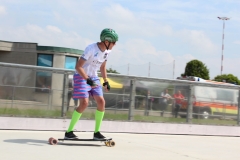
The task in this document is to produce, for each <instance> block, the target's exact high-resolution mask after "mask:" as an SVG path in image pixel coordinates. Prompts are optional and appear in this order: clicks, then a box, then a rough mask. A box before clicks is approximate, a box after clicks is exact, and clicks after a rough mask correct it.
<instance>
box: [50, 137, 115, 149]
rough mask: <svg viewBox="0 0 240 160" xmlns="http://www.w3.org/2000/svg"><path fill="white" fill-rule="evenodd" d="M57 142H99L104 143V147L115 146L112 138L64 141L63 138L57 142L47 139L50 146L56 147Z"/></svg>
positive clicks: (51, 138) (53, 139)
mask: <svg viewBox="0 0 240 160" xmlns="http://www.w3.org/2000/svg"><path fill="white" fill-rule="evenodd" d="M58 141H62V142H64V141H92V142H93V141H98V142H99V141H100V142H104V143H105V145H106V146H108V147H114V146H115V142H114V141H113V140H112V138H107V139H77V138H76V139H64V138H59V139H58V140H57V139H55V138H53V137H50V138H49V139H48V142H49V144H51V145H56V144H57V143H58Z"/></svg>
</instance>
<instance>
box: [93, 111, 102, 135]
mask: <svg viewBox="0 0 240 160" xmlns="http://www.w3.org/2000/svg"><path fill="white" fill-rule="evenodd" d="M103 116H104V112H101V111H98V110H96V113H95V131H94V133H96V132H98V131H99V129H100V127H101V124H102V120H103Z"/></svg>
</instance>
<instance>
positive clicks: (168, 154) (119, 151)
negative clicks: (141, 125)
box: [0, 130, 240, 160]
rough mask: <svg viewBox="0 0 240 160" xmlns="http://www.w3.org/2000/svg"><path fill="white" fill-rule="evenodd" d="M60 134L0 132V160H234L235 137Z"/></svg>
mask: <svg viewBox="0 0 240 160" xmlns="http://www.w3.org/2000/svg"><path fill="white" fill-rule="evenodd" d="M63 134H64V133H63V132H60V131H19V130H0V159H6V160H16V159H17V160H28V159H29V160H33V159H34V160H42V159H44V160H47V159H52V160H55V159H56V160H75V159H77V160H79V159H84V160H85V159H86V160H91V159H93V160H106V159H114V160H123V159H124V160H135V159H136V160H141V159H142V160H145V159H146V160H154V159H157V160H159V159H162V160H230V159H231V160H238V159H240V152H239V148H240V138H239V137H217V136H189V135H161V134H126V133H104V135H106V136H108V137H112V138H113V140H114V141H115V142H116V146H115V147H106V146H105V145H104V143H101V142H73V141H64V142H59V143H58V145H49V144H48V138H49V137H54V138H62V137H63ZM76 134H77V135H78V136H79V138H80V137H81V138H92V133H91V132H76Z"/></svg>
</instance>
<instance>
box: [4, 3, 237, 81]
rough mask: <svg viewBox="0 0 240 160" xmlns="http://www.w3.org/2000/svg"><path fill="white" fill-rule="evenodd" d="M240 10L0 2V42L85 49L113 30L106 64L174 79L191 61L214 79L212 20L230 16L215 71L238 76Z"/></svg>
mask: <svg viewBox="0 0 240 160" xmlns="http://www.w3.org/2000/svg"><path fill="white" fill-rule="evenodd" d="M239 8H240V1H239V0H208V1H201V0H168V1H166V0H149V1H139V0H131V1H127V0H112V1H109V0H87V1H83V0H81V1H80V0H51V1H46V0H41V1H40V0H34V1H32V0H21V1H19V0H0V40H3V41H11V42H33V43H38V45H42V46H57V47H66V48H74V49H80V50H84V49H85V48H86V47H87V45H89V44H91V43H95V42H99V41H100V32H101V31H102V30H103V29H104V28H112V29H114V30H115V31H116V32H117V33H118V35H119V41H118V42H117V44H116V46H115V47H114V48H113V50H112V52H111V55H110V56H109V59H108V62H107V67H108V68H110V67H112V68H113V69H116V70H117V71H118V70H119V71H120V70H121V69H123V68H124V70H128V69H127V68H128V66H129V68H130V74H134V73H137V72H141V73H143V72H144V76H148V75H149V73H148V71H149V70H150V71H151V72H150V74H151V75H154V74H158V75H162V77H161V78H174V79H175V78H176V77H179V76H180V75H181V73H184V70H185V66H186V63H187V62H189V61H191V60H194V59H197V60H200V61H202V62H203V63H204V64H205V65H206V66H207V68H208V69H209V73H210V78H211V79H213V78H214V77H215V76H217V75H220V74H221V54H222V32H223V21H222V20H219V19H218V18H217V17H229V18H230V20H229V21H225V30H224V32H225V38H224V51H223V54H224V60H223V72H222V73H223V74H233V75H235V76H237V77H238V78H240V71H239V69H240V9H239ZM149 64H150V67H149ZM166 73H168V74H166ZM151 75H150V76H151ZM164 76H165V77H164ZM156 77H157V76H156Z"/></svg>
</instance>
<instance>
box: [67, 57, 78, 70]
mask: <svg viewBox="0 0 240 160" xmlns="http://www.w3.org/2000/svg"><path fill="white" fill-rule="evenodd" d="M77 61H78V57H70V56H66V58H65V68H66V69H75V66H76V64H77Z"/></svg>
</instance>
